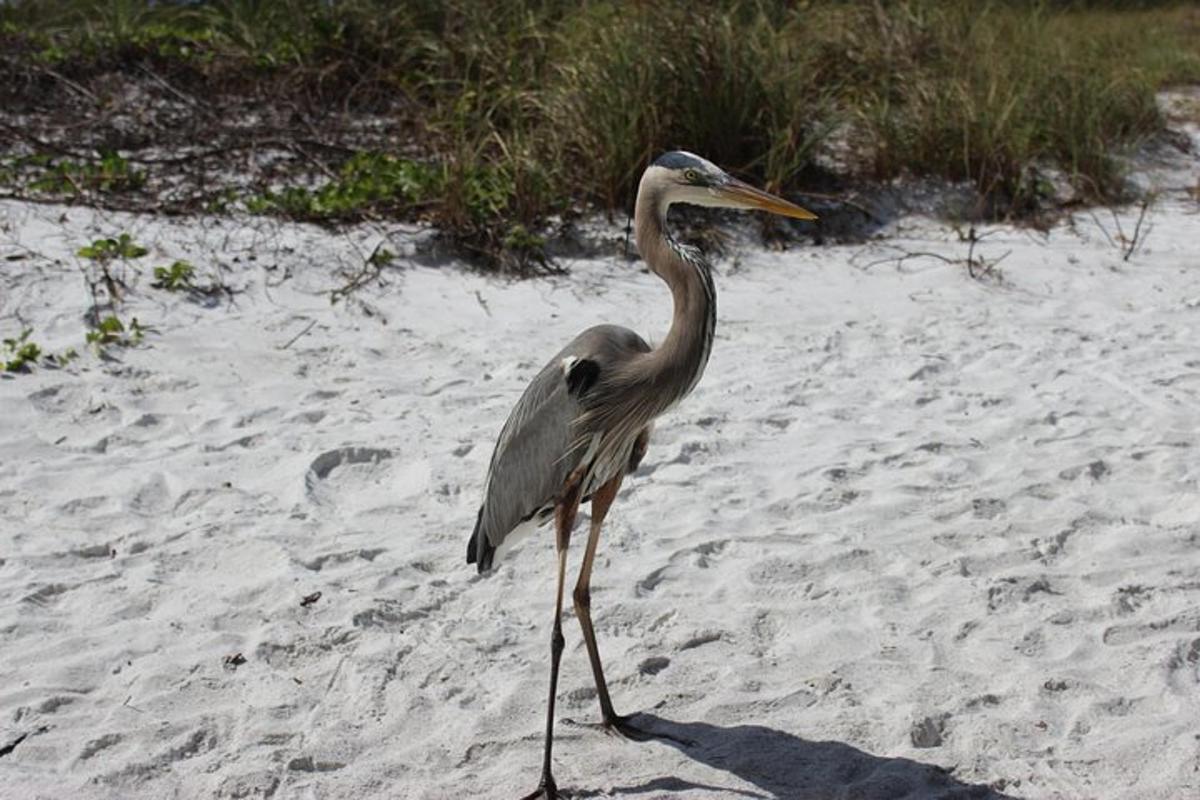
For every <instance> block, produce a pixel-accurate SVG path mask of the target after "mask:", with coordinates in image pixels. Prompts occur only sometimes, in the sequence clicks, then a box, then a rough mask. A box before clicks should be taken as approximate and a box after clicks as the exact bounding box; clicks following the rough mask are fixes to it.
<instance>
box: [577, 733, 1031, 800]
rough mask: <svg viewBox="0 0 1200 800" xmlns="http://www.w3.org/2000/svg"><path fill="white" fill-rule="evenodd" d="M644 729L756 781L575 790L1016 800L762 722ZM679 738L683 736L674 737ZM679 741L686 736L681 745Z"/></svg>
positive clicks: (678, 781)
mask: <svg viewBox="0 0 1200 800" xmlns="http://www.w3.org/2000/svg"><path fill="white" fill-rule="evenodd" d="M636 722H637V724H638V725H639V726H640V727H642V728H644V729H645V730H647V731H649V732H651V733H654V734H658V735H665V736H669V737H672V738H671V739H667V738H664V739H660V740H657V741H661V742H662V743H663V744H666V745H669V746H671V747H674V748H676V749H677V750H679V752H680V753H682V754H684V755H686V756H687V757H688V758H691V759H693V760H694V761H698V762H699V763H701V764H705V765H706V766H709V767H712V768H713V769H718V770H722V771H724V772H727V773H729V774H730V775H734V776H736V777H737V778H739V779H740V780H741V781H743V782H744V783H747V784H751V785H753V786H755V787H756V788H757V789H758V790H759V791H753V790H749V789H745V788H732V787H719V786H713V785H709V784H702V783H693V782H691V781H687V780H684V779H682V778H678V777H674V776H662V777H658V778H654V779H652V780H649V781H646V782H644V783H640V784H638V785H631V786H614V787H612V788H611V789H608V790H606V791H604V792H578V791H577V792H574V793H573V794H572V796H573V797H580V798H582V797H597V796H619V795H655V794H659V793H668V794H669V793H675V792H697V793H701V796H706V797H711V796H713V795H714V794H716V793H718V792H719V793H721V794H722V795H724V796H726V797H739V796H740V797H751V798H771V799H772V800H774V798H780V800H782V799H783V798H786V799H787V800H826V799H827V798H835V797H838V798H840V797H853V798H856V800H901V798H908V799H909V800H917V799H918V798H920V799H921V800H925V798H936V799H937V800H968V798H969V799H970V800H1014V798H1013V797H1012V796H1011V795H1006V794H1002V793H1000V792H998V791H996V790H995V789H993V788H991V787H989V786H986V785H982V784H970V783H964V782H963V781H960V780H958V779H956V778H955V777H954V776H953V775H952V774H950V773H949V772H948V771H946V770H945V769H942V768H941V767H938V766H936V765H934V764H923V763H921V762H920V761H913V760H911V759H908V758H886V757H881V756H875V755H871V754H870V753H867V752H865V751H863V750H859V749H858V748H856V747H852V746H850V745H848V744H842V743H841V742H812V741H808V740H806V739H801V738H800V737H799V736H793V735H792V734H790V733H784V732H783V731H779V730H775V729H774V728H768V727H765V726H763V725H733V726H730V727H722V726H720V725H710V724H709V723H707V722H673V721H671V720H668V719H663V718H662V717H658V716H655V715H654V714H639V715H638V716H637V717H636ZM672 739H677V740H680V742H675V741H672ZM682 742H686V744H683V743H682Z"/></svg>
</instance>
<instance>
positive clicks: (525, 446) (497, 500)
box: [467, 325, 650, 572]
mask: <svg viewBox="0 0 1200 800" xmlns="http://www.w3.org/2000/svg"><path fill="white" fill-rule="evenodd" d="M649 350H650V346H649V345H648V344H646V342H645V341H644V340H643V339H642V338H641V337H640V336H638V335H637V334H636V333H634V332H633V331H631V330H629V329H628V328H622V327H619V326H616V325H600V326H597V327H594V328H589V329H588V330H586V331H584V332H583V333H581V334H580V335H579V336H577V337H575V339H574V340H573V341H572V342H571V343H570V344H568V345H567V346H566V347H564V348H563V349H562V350H560V351H559V352H558V354H557V355H555V356H554V358H552V359H550V361H549V363H547V364H546V366H544V367H543V368H542V370H541V371H540V372H539V373H538V374H537V375H536V376H535V377H534V379H533V381H531V382H530V384H529V386H527V387H526V389H525V393H524V394H522V395H521V399H520V400H519V401H517V404H516V406H515V407H514V408H513V410H512V413H511V414H509V417H508V421H507V422H505V423H504V428H503V430H501V432H500V438H499V440H498V441H497V442H496V449H495V451H494V452H493V453H492V460H491V464H490V466H489V468H488V476H487V486H486V489H485V490H484V500H483V506H482V507H481V509H480V511H479V516H478V519H477V521H476V526H475V531H474V533H473V534H472V537H471V540H470V542H469V543H468V549H467V560H468V561H469V562H472V563H474V562H478V565H479V570H480V571H481V572H482V571H484V570H486V569H488V568H489V567H490V566H491V555H492V551H493V550H494V548H496V547H497V546H499V545H500V543H501V542H502V541H504V538H505V537H506V536H507V535H508V534H509V533H511V532H512V531H513V529H514V528H516V527H517V526H518V525H519V524H520V523H521V522H523V521H525V520H527V519H529V518H531V517H533V516H534V515H537V514H539V513H545V512H546V510H547V509H550V508H553V505H554V501H555V498H556V496H557V495H558V493H559V491H560V490H561V489H562V486H563V484H564V483H565V482H566V479H567V476H568V475H570V473H571V471H572V470H573V469H575V467H577V466H578V464H579V460H580V458H581V457H582V456H583V450H582V448H579V447H577V446H576V445H578V444H579V442H578V440H577V436H576V434H575V422H576V420H577V419H578V418H579V416H580V413H581V412H582V411H583V410H584V409H583V405H582V403H581V402H580V399H579V398H578V397H576V396H574V395H572V394H571V393H570V392H569V391H568V386H567V379H566V374H565V372H564V370H563V361H564V359H567V358H576V359H580V360H584V359H587V360H590V361H593V362H595V364H596V365H597V367H599V371H600V374H604V372H605V371H606V370H607V369H611V368H612V367H614V366H616V365H617V364H619V363H621V362H622V361H623V360H626V359H629V358H631V357H634V356H635V355H637V354H639V353H646V352H649Z"/></svg>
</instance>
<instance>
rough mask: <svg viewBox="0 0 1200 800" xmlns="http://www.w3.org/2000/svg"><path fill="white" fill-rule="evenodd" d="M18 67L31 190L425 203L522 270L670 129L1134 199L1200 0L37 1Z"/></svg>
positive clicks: (1002, 184) (20, 40)
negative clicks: (1127, 182)
mask: <svg viewBox="0 0 1200 800" xmlns="http://www.w3.org/2000/svg"><path fill="white" fill-rule="evenodd" d="M0 67H3V68H4V70H5V71H6V73H10V74H11V75H13V76H14V77H13V79H12V80H10V81H6V82H5V85H4V86H2V87H0V107H4V108H7V109H8V112H7V114H3V115H0V120H7V121H6V122H4V123H3V124H4V127H3V128H0V132H5V131H6V130H7V132H8V133H10V134H12V137H11V138H12V139H13V141H14V145H13V147H12V149H11V150H10V151H9V152H7V154H6V156H5V158H4V159H3V160H2V161H0V181H2V182H3V184H5V185H6V186H8V187H12V188H14V189H15V191H16V192H17V193H19V194H22V195H29V194H31V193H40V194H42V195H44V196H50V197H56V198H62V199H74V200H78V199H86V200H88V201H92V202H107V203H111V204H114V205H115V206H116V207H130V206H137V205H138V203H139V198H144V201H145V204H146V205H148V206H150V207H156V208H163V209H166V210H179V211H192V210H198V209H207V210H215V211H220V210H223V209H227V208H230V207H240V208H244V209H246V210H249V211H251V212H255V213H275V214H283V215H286V216H290V217H295V218H298V219H306V220H315V221H342V220H356V219H362V218H364V217H366V218H369V217H373V216H381V215H388V216H401V217H404V218H420V219H426V220H429V221H431V222H433V223H435V224H437V225H438V226H439V227H440V228H441V229H442V230H444V231H446V232H448V233H450V234H452V236H453V237H454V238H455V240H456V241H458V242H460V243H461V244H463V245H465V246H466V247H467V248H468V249H470V250H472V251H475V252H478V253H480V254H482V255H483V256H484V257H485V259H486V260H488V261H489V262H490V263H493V264H500V265H502V266H511V267H517V268H520V267H523V266H528V265H530V264H532V263H537V262H538V260H539V258H540V253H541V249H542V239H541V235H540V234H541V233H542V232H544V231H545V229H546V227H547V225H548V223H549V221H550V220H551V219H552V218H554V217H561V216H568V217H569V216H570V215H571V214H572V213H574V212H575V211H577V210H578V209H580V208H581V207H584V206H587V205H590V206H592V207H596V208H599V209H602V210H608V211H610V212H611V211H617V210H623V209H625V208H626V207H627V206H628V204H629V202H630V198H631V195H632V192H633V190H634V187H635V184H636V180H637V177H638V175H639V173H640V170H641V169H642V167H643V166H644V165H645V164H646V162H647V161H648V160H649V159H650V158H652V157H653V156H654V155H655V154H656V153H659V152H661V151H663V150H666V149H670V148H673V147H683V148H686V149H690V150H695V151H697V152H700V153H703V154H704V155H706V156H708V157H710V158H712V159H713V160H714V161H716V162H718V163H720V164H721V165H722V166H725V167H727V168H729V169H731V170H733V171H736V172H738V173H740V174H742V175H744V176H746V177H749V178H752V179H754V180H756V181H758V182H760V183H762V184H764V185H766V186H767V187H769V188H771V189H773V190H776V191H784V192H791V193H797V192H799V193H800V194H801V196H803V190H805V189H807V190H810V191H816V190H825V191H828V190H830V189H833V190H835V191H836V190H837V189H838V188H839V187H841V186H845V185H847V183H848V182H861V181H869V180H889V179H893V178H897V177H904V176H921V177H926V176H927V177H934V178H939V179H947V180H953V181H963V182H968V183H969V184H971V185H972V186H974V187H975V188H976V189H977V191H978V196H979V198H980V202H979V205H978V207H977V208H976V209H974V212H975V213H977V214H991V215H1017V216H1020V215H1028V214H1033V213H1038V212H1039V211H1041V210H1043V209H1045V208H1046V207H1047V206H1048V204H1050V203H1052V202H1053V200H1054V198H1053V197H1052V183H1051V181H1050V177H1051V176H1053V175H1062V176H1065V178H1066V179H1067V180H1068V181H1069V182H1070V183H1071V184H1073V185H1074V187H1075V189H1076V192H1077V194H1078V196H1079V197H1080V198H1082V199H1084V200H1088V201H1107V200H1111V199H1114V198H1118V197H1120V196H1121V195H1122V193H1123V191H1124V181H1123V176H1122V159H1121V156H1122V154H1123V153H1124V152H1126V151H1127V150H1128V149H1129V148H1131V147H1133V146H1136V145H1137V144H1138V143H1139V142H1141V141H1142V140H1144V139H1145V138H1146V137H1148V136H1151V135H1153V134H1155V133H1156V132H1158V131H1159V130H1160V129H1161V127H1162V120H1161V119H1160V116H1159V112H1158V109H1157V108H1156V105H1155V101H1154V92H1155V91H1156V90H1157V89H1158V88H1160V87H1161V86H1163V85H1165V84H1168V83H1172V82H1186V81H1196V80H1200V11H1198V10H1197V9H1195V8H1194V7H1192V6H1189V5H1176V4H1171V3H1152V2H1146V3H1137V4H1117V3H1085V2H1062V3H1049V2H1043V3H1038V2H1007V3H1000V2H992V3H986V2H980V3H962V2H952V1H950V0H895V1H894V2H883V0H844V1H842V2H836V1H835V0H827V1H826V2H817V1H814V2H808V3H792V2H783V0H723V1H722V2H714V3H711V4H697V3H685V2H682V0H677V1H676V2H665V1H664V2H659V3H605V2H598V3H571V2H565V1H563V0H540V1H539V0H518V1H516V2H508V3H492V2H486V1H485V0H446V2H434V1H433V0H410V1H409V2H400V3H391V2H384V1H383V0H341V1H340V2H322V1H321V0H279V1H278V2H266V1H265V0H220V1H219V2H209V3H193V4H161V3H158V4H150V3H146V2H136V1H135V0H18V1H17V2H13V3H10V4H8V5H5V6H2V7H0ZM114 76H115V77H114ZM15 115H21V116H20V121H19V122H18V121H16V117H15ZM93 119H94V120H95V124H94V125H90V126H88V130H87V131H86V132H82V131H80V130H79V128H80V127H81V123H82V122H83V121H84V120H93ZM72 124H73V125H74V126H75V127H74V128H72V127H71V125H72ZM64 142H72V143H73V144H72V145H71V146H70V147H71V148H72V149H70V150H68V149H66V148H67V146H66V145H65V144H64ZM52 143H53V144H52ZM155 148H157V151H155ZM163 152H165V153H170V154H172V155H170V156H164V155H162V153H163Z"/></svg>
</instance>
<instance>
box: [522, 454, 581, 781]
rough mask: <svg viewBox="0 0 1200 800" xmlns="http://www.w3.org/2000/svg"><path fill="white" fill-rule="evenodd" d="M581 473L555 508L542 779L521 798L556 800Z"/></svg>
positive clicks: (575, 477)
mask: <svg viewBox="0 0 1200 800" xmlns="http://www.w3.org/2000/svg"><path fill="white" fill-rule="evenodd" d="M581 477H582V473H579V472H578V471H576V472H574V473H572V474H571V477H569V478H568V479H567V483H566V487H565V488H564V489H563V493H562V495H561V497H560V498H559V501H558V503H557V504H556V505H555V507H554V527H555V547H556V549H557V551H558V588H557V594H556V595H555V598H554V627H553V630H552V632H551V634H550V700H549V702H548V704H547V708H546V749H545V753H544V758H543V760H542V780H541V783H539V784H538V788H537V789H535V790H534V791H533V792H532V793H531V794H528V795H526V796H525V797H524V798H522V800H557V798H558V786H557V785H556V784H555V782H554V775H553V774H552V772H551V750H552V749H553V746H554V700H555V696H556V695H557V694H558V664H559V661H560V660H561V659H562V651H563V644H564V642H563V635H562V604H563V585H564V584H565V583H566V572H567V546H568V544H570V541H571V529H572V528H573V527H575V513H576V512H577V511H578V510H579V489H580V485H579V483H580V478H581Z"/></svg>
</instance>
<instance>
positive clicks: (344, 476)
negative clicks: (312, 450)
mask: <svg viewBox="0 0 1200 800" xmlns="http://www.w3.org/2000/svg"><path fill="white" fill-rule="evenodd" d="M394 455H395V454H394V453H393V452H392V451H391V450H387V449H383V448H377V447H339V448H338V449H336V450H329V451H328V452H325V453H322V454H321V455H319V456H317V457H316V458H315V459H314V460H313V462H312V464H311V465H309V468H308V472H307V473H306V474H305V476H304V491H305V494H306V495H307V496H308V499H309V501H311V502H312V503H313V504H314V505H317V506H323V507H328V508H331V509H336V508H337V507H339V506H344V507H346V508H359V509H362V508H368V507H370V506H371V505H372V503H371V502H370V499H371V498H370V495H372V494H381V493H382V491H383V489H384V488H385V487H386V486H387V485H388V484H389V483H392V480H391V477H390V474H389V473H390V465H389V464H388V462H389V461H391V459H392V458H393V456H394ZM363 501H366V502H363Z"/></svg>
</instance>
